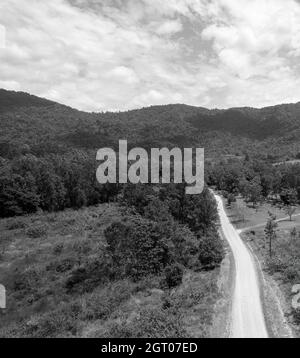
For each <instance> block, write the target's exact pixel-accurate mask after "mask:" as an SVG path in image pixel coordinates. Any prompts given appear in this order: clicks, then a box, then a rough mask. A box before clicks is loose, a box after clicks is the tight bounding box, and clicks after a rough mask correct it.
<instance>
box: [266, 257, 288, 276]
mask: <svg viewBox="0 0 300 358" xmlns="http://www.w3.org/2000/svg"><path fill="white" fill-rule="evenodd" d="M266 263H267V268H268V271H269V273H270V274H271V275H273V274H274V273H276V272H284V270H286V269H287V267H288V266H287V264H286V263H284V262H283V261H282V260H281V259H280V258H279V257H272V258H268V259H267V262H266Z"/></svg>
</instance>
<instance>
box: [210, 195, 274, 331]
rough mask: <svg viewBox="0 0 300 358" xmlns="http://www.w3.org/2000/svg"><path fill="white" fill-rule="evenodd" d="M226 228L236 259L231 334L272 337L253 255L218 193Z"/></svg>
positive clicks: (221, 215) (218, 201)
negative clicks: (266, 320) (268, 330)
mask: <svg viewBox="0 0 300 358" xmlns="http://www.w3.org/2000/svg"><path fill="white" fill-rule="evenodd" d="M215 198H216V201H217V204H218V211H219V216H220V221H221V226H222V230H223V233H224V236H225V238H226V239H227V241H228V243H229V245H230V247H231V250H232V253H233V257H234V262H235V285H234V295H233V301H232V320H231V325H230V327H231V328H230V338H268V333H267V328H266V323H265V318H264V314H263V308H262V302H261V298H260V288H259V282H258V277H257V272H256V268H255V263H254V259H253V256H252V255H251V253H250V251H249V250H248V248H247V247H246V245H245V244H244V243H243V241H242V239H241V238H240V236H239V234H238V232H237V231H236V229H235V228H234V227H233V225H232V224H231V223H230V221H229V219H228V217H227V214H226V212H225V209H224V205H223V201H222V199H221V197H220V196H218V195H215Z"/></svg>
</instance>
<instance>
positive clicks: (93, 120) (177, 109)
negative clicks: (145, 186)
mask: <svg viewBox="0 0 300 358" xmlns="http://www.w3.org/2000/svg"><path fill="white" fill-rule="evenodd" d="M0 123H1V132H0V203H1V212H0V216H1V217H8V216H14V215H22V214H26V213H33V212H36V211H37V210H39V209H41V210H46V211H57V210H63V209H65V208H79V207H82V206H86V205H94V204H96V203H101V202H108V201H110V200H113V199H114V197H115V196H116V195H117V194H118V193H119V190H120V187H118V186H117V185H105V186H103V185H102V186H101V185H99V184H98V183H97V182H96V179H95V169H96V161H95V154H96V150H97V149H99V148H101V147H107V146H108V147H113V148H115V149H117V147H118V141H119V139H127V140H128V142H129V146H141V147H143V148H146V149H147V148H150V147H159V148H161V147H163V146H166V147H169V148H172V147H174V146H180V147H191V146H198V147H204V148H205V153H206V158H207V160H208V161H209V162H210V163H213V162H214V161H215V158H219V157H220V156H226V155H227V156H228V155H232V156H234V157H236V158H237V159H238V160H239V161H240V166H241V167H243V164H242V163H243V161H244V160H245V158H249V157H250V158H256V159H257V160H261V161H264V162H267V163H269V164H270V165H271V164H272V163H273V162H275V161H281V160H287V159H295V158H297V157H298V156H299V153H300V143H299V140H298V138H299V134H300V104H291V105H282V106H275V107H268V108H264V109H261V110H258V109H251V108H237V109H230V110H207V109H205V108H197V107H190V106H186V105H168V106H156V107H149V108H143V109H140V110H135V111H128V112H123V113H84V112H80V111H77V110H74V109H72V108H69V107H66V106H63V105H60V104H57V103H54V102H51V101H48V100H45V99H41V98H38V97H35V96H31V95H29V94H26V93H21V92H10V91H5V90H0ZM270 165H269V166H270ZM278 170H279V169H278ZM264 171H265V172H266V170H265V169H264ZM270 172H271V171H270ZM246 177H247V175H246ZM276 177H277V178H278V177H280V175H279V176H276ZM248 178H249V180H250V181H251V180H252V179H253V178H251V175H250V176H248ZM213 182H214V181H213ZM295 189H297V188H295Z"/></svg>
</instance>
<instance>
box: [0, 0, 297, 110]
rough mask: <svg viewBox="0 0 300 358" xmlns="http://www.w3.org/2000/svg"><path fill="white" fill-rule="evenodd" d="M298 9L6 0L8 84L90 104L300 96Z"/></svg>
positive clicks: (216, 0)
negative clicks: (20, 0)
mask: <svg viewBox="0 0 300 358" xmlns="http://www.w3.org/2000/svg"><path fill="white" fill-rule="evenodd" d="M299 18H300V4H299V2H297V1H296V0H285V1H282V0H251V1H249V0H169V1H160V0H122V1H120V0H111V1H107V0H52V1H47V2H46V1H40V0H23V1H22V6H20V2H19V1H18V0H6V1H5V2H1V4H0V30H1V28H2V29H3V28H5V29H6V47H5V48H0V79H1V80H0V87H3V88H7V89H15V90H23V91H28V92H30V93H33V94H36V95H40V96H44V97H47V98H50V99H53V100H55V101H58V102H62V103H65V104H67V105H70V106H73V107H75V108H79V109H83V110H88V111H104V110H125V109H131V108H136V107H141V106H148V105H152V104H165V103H174V102H176V103H178V102H184V103H187V104H192V105H199V106H204V105H205V106H208V107H230V106H241V105H251V106H264V105H269V104H275V103H280V102H290V101H299V100H300V90H299V88H300V86H299V85H300V76H299V64H298V63H299V55H300V23H299ZM0 36H1V31H0Z"/></svg>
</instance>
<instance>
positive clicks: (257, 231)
mask: <svg viewBox="0 0 300 358" xmlns="http://www.w3.org/2000/svg"><path fill="white" fill-rule="evenodd" d="M242 205H243V206H244V207H245V208H244V210H243V212H244V215H245V221H243V220H242V221H241V220H240V215H239V214H238V212H237V210H236V208H233V209H229V208H228V213H229V216H230V217H231V220H232V222H233V223H235V225H236V227H238V228H239V229H241V230H242V232H243V233H242V237H243V239H244V240H246V241H247V243H248V244H250V245H251V247H252V248H253V249H254V251H255V253H256V254H257V257H258V258H259V259H260V261H261V264H262V268H263V270H264V271H265V274H267V275H269V276H271V277H272V278H273V279H274V280H275V281H276V282H277V284H278V286H279V288H280V290H281V292H282V293H283V295H284V298H285V299H284V302H283V307H282V308H283V310H284V313H285V315H286V317H287V319H288V322H289V323H290V324H291V326H292V327H293V328H294V332H295V335H296V336H300V319H299V318H300V313H299V311H298V310H294V309H293V307H292V299H293V297H294V296H295V294H293V293H292V287H293V286H294V285H296V284H300V216H299V215H298V214H299V212H300V210H299V208H298V209H297V212H296V215H295V216H294V217H293V219H292V221H290V220H289V219H284V220H282V221H279V222H278V227H277V229H276V239H275V240H274V242H273V244H272V256H271V257H270V255H269V243H268V241H267V240H266V237H265V232H264V229H265V223H266V221H267V219H268V217H269V215H268V212H269V211H270V212H272V213H273V214H275V215H276V217H277V219H282V218H286V213H285V212H284V211H283V210H280V209H278V208H276V207H274V206H272V205H269V204H265V205H263V206H261V207H260V208H258V210H255V209H253V208H251V207H246V205H245V204H243V203H241V202H239V206H242ZM297 215H298V216H297ZM292 231H294V232H295V234H294V235H292V234H291V232H292Z"/></svg>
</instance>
